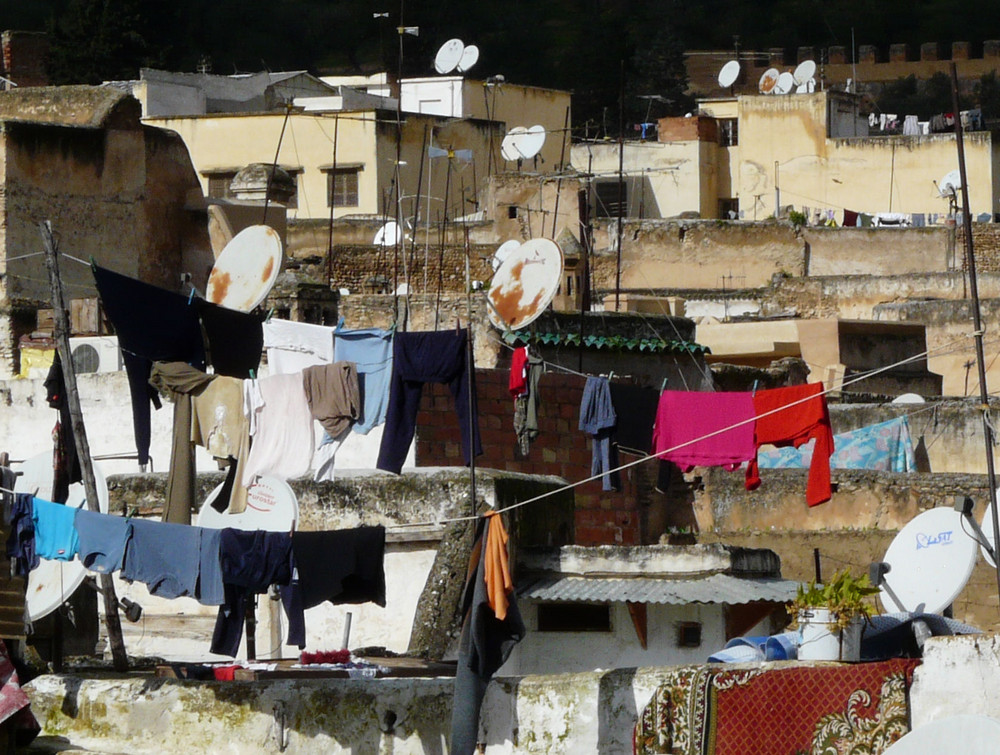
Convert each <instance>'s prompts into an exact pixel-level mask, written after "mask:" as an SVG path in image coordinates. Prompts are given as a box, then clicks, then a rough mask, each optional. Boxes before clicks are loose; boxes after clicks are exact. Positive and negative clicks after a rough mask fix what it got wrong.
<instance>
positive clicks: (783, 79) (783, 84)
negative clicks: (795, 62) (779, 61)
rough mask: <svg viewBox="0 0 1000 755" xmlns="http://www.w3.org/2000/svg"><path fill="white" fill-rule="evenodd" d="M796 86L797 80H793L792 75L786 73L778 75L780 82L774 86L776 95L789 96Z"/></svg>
mask: <svg viewBox="0 0 1000 755" xmlns="http://www.w3.org/2000/svg"><path fill="white" fill-rule="evenodd" d="M794 86H795V80H794V79H793V78H792V74H790V73H789V72H788V71H785V72H784V73H782V74H779V75H778V80H777V81H776V82H775V84H774V93H775V94H788V93H789V92H791V91H792V88H793V87H794Z"/></svg>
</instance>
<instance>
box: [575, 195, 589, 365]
mask: <svg viewBox="0 0 1000 755" xmlns="http://www.w3.org/2000/svg"><path fill="white" fill-rule="evenodd" d="M588 186H589V183H588ZM576 202H577V207H578V208H579V213H580V246H581V247H582V248H583V259H582V260H580V263H581V270H580V346H579V348H578V349H577V357H578V359H577V371H578V372H583V336H584V332H583V331H584V328H585V326H586V314H585V313H586V312H588V311H589V310H590V249H591V236H590V231H591V229H590V196H589V193H588V191H587V189H580V190H579V191H578V192H577V193H576Z"/></svg>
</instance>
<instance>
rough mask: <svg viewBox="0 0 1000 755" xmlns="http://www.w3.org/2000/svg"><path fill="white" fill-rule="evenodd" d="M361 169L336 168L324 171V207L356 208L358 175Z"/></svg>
mask: <svg viewBox="0 0 1000 755" xmlns="http://www.w3.org/2000/svg"><path fill="white" fill-rule="evenodd" d="M359 173H361V168H337V169H336V170H333V169H330V170H327V171H326V206H327V207H357V206H358V204H359V203H358V174H359Z"/></svg>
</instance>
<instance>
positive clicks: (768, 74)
mask: <svg viewBox="0 0 1000 755" xmlns="http://www.w3.org/2000/svg"><path fill="white" fill-rule="evenodd" d="M779 75H780V73H779V72H778V69H777V68H768V69H767V70H766V71H764V73H763V74H761V77H760V81H759V82H758V83H757V88H758V89H759V90H760V93H761V94H771V93H772V92H773V91H774V85H775V84H777V83H778V76H779Z"/></svg>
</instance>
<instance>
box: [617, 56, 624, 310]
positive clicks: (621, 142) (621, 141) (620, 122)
mask: <svg viewBox="0 0 1000 755" xmlns="http://www.w3.org/2000/svg"><path fill="white" fill-rule="evenodd" d="M620 94H621V98H620V100H619V103H618V244H617V247H618V252H617V256H616V257H615V312H617V311H618V310H619V309H620V308H621V304H620V300H621V288H622V213H623V212H625V207H624V204H625V61H624V60H623V61H622V72H621V87H620Z"/></svg>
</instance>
